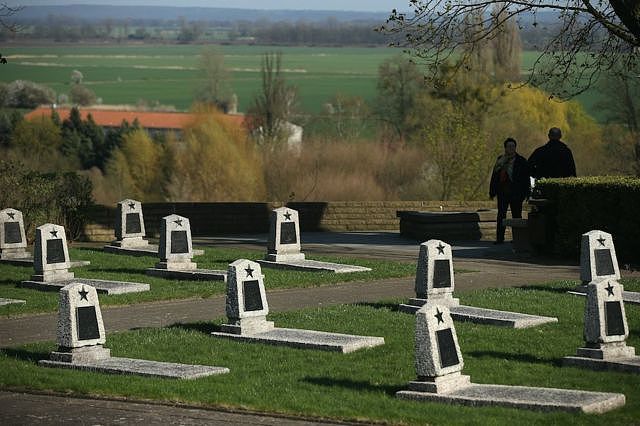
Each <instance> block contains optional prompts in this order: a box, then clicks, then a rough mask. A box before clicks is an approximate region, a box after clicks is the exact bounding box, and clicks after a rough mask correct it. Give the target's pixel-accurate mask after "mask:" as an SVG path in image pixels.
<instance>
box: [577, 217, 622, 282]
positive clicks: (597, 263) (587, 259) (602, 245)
mask: <svg viewBox="0 0 640 426" xmlns="http://www.w3.org/2000/svg"><path fill="white" fill-rule="evenodd" d="M580 279H581V280H582V282H583V283H584V284H588V283H590V282H593V281H597V280H602V279H610V280H619V279H620V269H619V268H618V258H617V257H616V248H615V246H614V245H613V237H612V236H611V234H609V233H607V232H603V231H598V230H594V231H589V232H586V233H584V234H582V244H581V246H580Z"/></svg>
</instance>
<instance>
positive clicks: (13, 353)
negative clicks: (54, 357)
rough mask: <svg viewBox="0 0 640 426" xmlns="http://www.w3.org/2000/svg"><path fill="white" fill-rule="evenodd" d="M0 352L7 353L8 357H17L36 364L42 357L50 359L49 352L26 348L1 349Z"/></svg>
mask: <svg viewBox="0 0 640 426" xmlns="http://www.w3.org/2000/svg"><path fill="white" fill-rule="evenodd" d="M0 354H2V355H5V356H7V357H8V358H17V359H20V360H22V361H28V362H32V363H34V364H37V363H38V361H40V360H41V359H49V353H48V352H33V351H27V350H25V349H14V348H6V349H0Z"/></svg>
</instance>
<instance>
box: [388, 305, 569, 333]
mask: <svg viewBox="0 0 640 426" xmlns="http://www.w3.org/2000/svg"><path fill="white" fill-rule="evenodd" d="M451 300H453V301H456V302H457V301H458V299H451ZM420 301H421V302H422V304H424V303H426V299H410V300H409V303H408V304H401V305H400V308H399V310H400V311H401V312H404V313H408V314H415V313H416V312H417V311H418V309H420V307H421V306H422V305H420V306H418V302H420ZM435 303H438V304H442V302H441V301H440V300H438V301H437V302H435ZM448 306H449V312H450V313H451V318H453V319H454V320H456V321H467V322H472V323H475V324H485V325H496V326H500V327H510V328H529V327H536V326H538V325H542V324H547V323H553V322H558V318H555V317H544V316H539V315H529V314H522V313H519V312H509V311H498V310H495V309H485V308H476V307H474V306H466V305H457V303H456V304H452V305H448Z"/></svg>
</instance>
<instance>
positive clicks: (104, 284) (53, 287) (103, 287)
mask: <svg viewBox="0 0 640 426" xmlns="http://www.w3.org/2000/svg"><path fill="white" fill-rule="evenodd" d="M71 283H80V284H87V285H90V286H92V287H95V289H96V290H97V291H98V293H103V294H124V293H138V292H142V291H149V288H150V287H149V284H144V283H132V282H126V281H107V280H94V279H89V278H72V279H68V280H60V281H48V282H43V281H22V282H21V283H20V287H23V288H32V289H35V290H44V291H59V290H60V289H61V288H62V287H64V286H66V285H68V284H71Z"/></svg>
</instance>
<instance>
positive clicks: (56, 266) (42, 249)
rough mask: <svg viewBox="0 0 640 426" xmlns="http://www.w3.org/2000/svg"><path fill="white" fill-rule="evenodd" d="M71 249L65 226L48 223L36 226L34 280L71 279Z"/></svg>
mask: <svg viewBox="0 0 640 426" xmlns="http://www.w3.org/2000/svg"><path fill="white" fill-rule="evenodd" d="M69 267H70V263H69V249H68V247H67V237H66V234H65V231H64V227H62V226H60V225H54V224H52V223H47V224H44V225H42V226H38V227H37V228H36V241H35V243H34V248H33V268H34V270H35V274H34V275H32V276H31V280H32V281H42V282H54V281H61V280H70V279H72V278H73V277H74V275H73V272H69Z"/></svg>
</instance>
